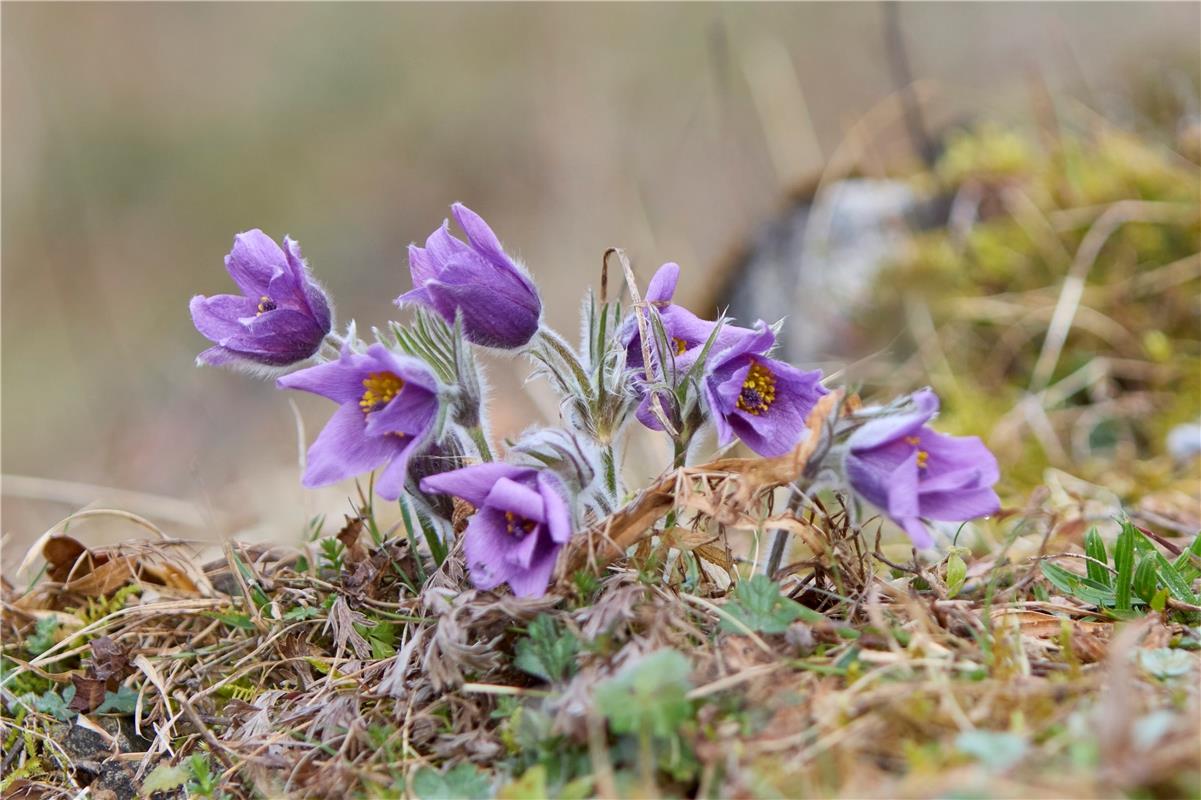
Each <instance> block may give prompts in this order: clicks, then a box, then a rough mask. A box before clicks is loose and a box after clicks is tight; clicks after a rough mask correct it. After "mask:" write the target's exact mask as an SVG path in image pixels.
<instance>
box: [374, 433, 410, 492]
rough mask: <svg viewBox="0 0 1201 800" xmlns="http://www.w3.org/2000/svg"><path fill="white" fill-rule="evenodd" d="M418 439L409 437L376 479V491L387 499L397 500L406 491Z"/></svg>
mask: <svg viewBox="0 0 1201 800" xmlns="http://www.w3.org/2000/svg"><path fill="white" fill-rule="evenodd" d="M417 442H418V439H414V438H411V437H410V438H407V439H406V441H405V442H404V445H403V447H402V449H401V450H399V451H398V452H397V453H396V455H395V456H393V457H392V461H391V462H390V463H389V464H388V466H387V467H385V468H384V470H383V471H382V472H381V473H380V474H379V476H378V477H377V478H376V479H375V493H376V494H378V495H379V496H380V497H382V498H384V499H385V500H396V499H398V498H399V497H400V496H401V495H402V494H404V491H405V477H406V476H407V475H408V471H409V458H410V456H412V454H413V451H414V450H416V449H417Z"/></svg>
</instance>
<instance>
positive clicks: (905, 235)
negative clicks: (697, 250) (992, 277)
mask: <svg viewBox="0 0 1201 800" xmlns="http://www.w3.org/2000/svg"><path fill="white" fill-rule="evenodd" d="M946 213H947V208H946V203H945V202H943V201H942V200H940V199H935V200H928V199H924V198H922V197H919V196H918V194H917V193H915V192H914V190H913V189H912V188H911V187H910V186H909V185H908V184H906V183H904V182H901V181H897V180H876V179H869V178H852V179H847V180H843V181H838V182H837V183H832V184H830V185H829V186H826V187H824V188H822V189H820V190H819V191H818V193H817V195H816V197H813V198H811V199H808V200H805V201H802V202H801V203H799V204H797V205H794V206H792V207H791V208H790V209H789V210H788V211H786V212H785V213H784V214H783V215H781V216H779V217H777V218H776V219H774V220H772V221H770V222H768V223H767V224H765V225H764V226H763V227H762V228H761V229H760V230H759V232H758V233H757V234H756V236H755V237H754V238H753V239H752V241H751V243H750V245H749V247H748V249H747V252H746V253H745V255H744V256H743V257H742V258H741V259H739V260H738V261H737V262H736V263H735V265H734V267H733V269H732V270H731V278H730V279H729V280H728V282H727V286H726V289H725V292H724V296H726V297H729V298H730V306H729V313H730V315H731V316H733V317H735V318H737V319H738V320H739V321H740V322H741V323H742V324H744V325H750V324H751V323H753V322H754V321H755V320H757V319H763V320H766V321H767V322H775V321H776V320H778V319H781V318H782V317H788V327H787V328H786V330H785V332H784V334H783V337H782V338H783V348H782V355H781V357H782V358H785V359H791V360H795V361H806V360H812V359H814V358H817V357H820V356H826V355H829V354H832V353H835V352H841V351H845V350H846V349H847V347H846V345H847V343H846V342H845V337H846V335H847V334H848V333H850V331H851V328H852V326H851V324H850V319H849V315H850V314H851V312H852V309H853V308H854V307H855V304H856V301H858V300H860V299H862V298H863V297H864V295H865V293H866V292H867V290H868V289H869V288H870V287H871V284H872V280H873V279H874V277H875V275H876V273H877V272H878V271H879V270H880V268H881V266H882V265H883V264H884V263H885V261H886V260H887V258H888V256H889V255H890V254H891V253H893V252H895V251H896V250H897V249H898V248H900V247H901V246H903V244H904V243H905V242H906V241H907V240H908V239H909V237H910V233H911V231H913V230H918V229H925V228H929V227H933V226H935V225H939V224H942V223H943V221H944V220H945V218H946Z"/></svg>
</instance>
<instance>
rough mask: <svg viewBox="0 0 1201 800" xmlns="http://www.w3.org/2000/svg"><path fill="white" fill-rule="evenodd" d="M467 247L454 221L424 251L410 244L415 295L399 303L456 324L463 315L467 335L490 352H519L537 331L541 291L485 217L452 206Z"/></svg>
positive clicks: (432, 237) (404, 296)
mask: <svg viewBox="0 0 1201 800" xmlns="http://www.w3.org/2000/svg"><path fill="white" fill-rule="evenodd" d="M451 212H452V213H453V214H454V217H455V220H457V221H458V223H459V227H461V228H462V229H463V232H464V233H465V234H467V241H466V242H463V241H461V240H459V239H457V238H455V237H454V236H451V234H450V222H449V221H443V223H442V227H441V228H439V229H438V230H436V231H434V232H433V233H432V234H430V237H429V238H428V239H426V241H425V247H418V246H417V245H409V272H410V274H411V275H412V277H413V289H412V291H409V292H406V293H404V294H402V295H401V296H400V297H398V298H396V304H397V305H399V306H403V305H405V304H408V303H418V304H420V305H423V306H427V307H428V308H431V309H433V310H434V311H436V312H438V314H440V315H441V316H442V318H443V319H445V320H446V321H447V322H448V323H451V324H454V321H455V312H456V311H462V312H463V332H464V333H465V334H466V336H467V338H468V339H469V340H470V341H472V342H475V343H476V344H479V345H484V346H486V347H499V348H503V349H508V350H511V349H515V348H518V347H521V346H522V345H524V344H525V343H526V342H528V341H529V340H530V339H531V338H533V336H534V334H535V333H536V332H537V331H538V322H539V320H540V319H541V317H542V301H541V300H540V299H539V298H538V290H537V289H536V288H535V287H534V284H533V282H532V281H531V280H530V279H529V278H528V277H526V275H525V273H524V272H523V271H522V270H521V268H520V267H518V266H517V264H516V263H515V262H514V261H513V259H511V258H509V256H508V254H506V253H505V251H504V249H503V248H501V246H500V240H498V239H497V238H496V234H495V233H493V232H492V229H491V228H490V227H488V223H486V222H484V220H483V218H482V217H480V216H479V215H478V214H476V213H475V212H474V211H472V210H471V209H470V208H468V207H467V206H465V205H463V204H462V203H455V204H454V205H453V206H451Z"/></svg>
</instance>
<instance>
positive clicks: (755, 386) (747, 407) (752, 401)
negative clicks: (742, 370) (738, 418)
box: [738, 362, 776, 417]
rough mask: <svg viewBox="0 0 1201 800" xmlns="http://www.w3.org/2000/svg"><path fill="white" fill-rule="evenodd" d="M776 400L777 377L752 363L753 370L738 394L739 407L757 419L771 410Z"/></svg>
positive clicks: (763, 367) (759, 365)
mask: <svg viewBox="0 0 1201 800" xmlns="http://www.w3.org/2000/svg"><path fill="white" fill-rule="evenodd" d="M775 399H776V376H775V375H772V374H771V370H769V369H768V368H767V367H765V366H763V365H762V364H760V363H758V362H751V369H750V371H749V372H747V374H746V380H745V381H743V382H742V391H741V392H739V393H738V407H739V408H740V409H742V410H743V411H745V412H747V413H748V414H751V415H753V416H756V417H757V416H759V415H760V414H762V413H764V412H765V411H767V410H768V409H769V408H771V404H772V401H774V400H775Z"/></svg>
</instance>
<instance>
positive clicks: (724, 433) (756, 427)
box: [704, 321, 826, 456]
mask: <svg viewBox="0 0 1201 800" xmlns="http://www.w3.org/2000/svg"><path fill="white" fill-rule="evenodd" d="M775 342H776V336H775V334H774V333H772V331H771V329H770V328H769V327H767V325H765V324H764V323H763V322H762V321H761V322H759V324H758V325H757V326H756V330H755V331H753V332H752V335H749V336H746V335H743V336H740V337H738V338H737V339H736V340H735V342H734V344H733V345H732V346H731V347H728V348H727V349H725V350H723V351H721V352H719V353H715V354H712V355H710V356H709V358H708V362H707V363H706V364H705V377H704V394H705V401H706V403H707V405H708V410H709V415H710V417H711V419H712V420H713V423H714V425H716V427H717V438H718V441H719V442H720V443H721V444H723V445H725V444H729V443H730V442H731V441H733V440H734V437H735V436H737V437H738V438H739V439H741V440H742V441H744V442H746V444H747V446H748V447H750V448H751V449H752V450H754V451H755V452H756V453H758V454H759V455H761V456H780V455H783V454H785V453H787V452H789V451H790V450H792V449H793V448H794V447H796V446H797V444H799V443H800V441H801V439H802V438H803V437H804V436H805V433H806V431H807V429H806V427H805V421H806V418H807V417H808V416H809V412H810V411H811V410H813V406H814V405H816V403H817V401H818V399H820V398H821V396H822V395H824V394H826V388H825V387H824V386H822V384H821V371H820V370H813V371H811V372H805V371H802V370H799V369H797V368H796V367H794V366H792V365H791V364H788V363H785V362H783V361H778V360H777V359H774V358H769V357H768V356H767V355H766V353H767V352H768V351H770V350H771V348H772V347H773V346H774V345H775Z"/></svg>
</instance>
